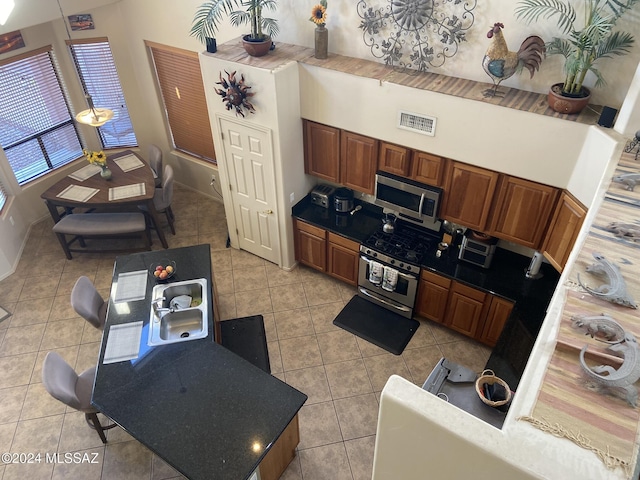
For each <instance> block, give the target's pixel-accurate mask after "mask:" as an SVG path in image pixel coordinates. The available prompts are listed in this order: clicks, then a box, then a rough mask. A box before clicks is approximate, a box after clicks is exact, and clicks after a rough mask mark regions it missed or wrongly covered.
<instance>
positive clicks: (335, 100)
mask: <svg viewBox="0 0 640 480" xmlns="http://www.w3.org/2000/svg"><path fill="white" fill-rule="evenodd" d="M300 83H301V91H300V98H301V109H300V110H301V114H302V116H303V117H304V118H307V119H309V120H313V121H316V122H319V123H324V124H327V125H332V126H334V127H339V128H343V129H345V130H349V131H353V132H356V133H359V134H362V135H368V136H370V137H373V138H378V139H380V140H385V141H388V142H392V143H397V144H399V145H403V146H406V147H411V148H415V149H417V150H421V151H424V152H428V153H432V154H435V155H440V156H443V157H447V158H451V159H454V160H458V161H461V162H465V163H470V164H473V165H477V166H480V167H484V168H488V169H491V170H496V171H498V172H502V173H507V174H510V175H515V176H518V177H523V178H527V179H529V180H534V181H537V182H540V183H545V184H547V185H552V186H555V187H560V188H566V187H567V185H568V183H569V179H570V177H571V173H572V171H573V169H574V168H575V165H576V162H577V161H578V158H579V154H580V148H576V146H581V145H582V143H583V142H584V141H585V138H586V137H587V134H588V132H589V126H588V125H583V124H580V123H576V122H568V121H564V120H560V119H557V118H554V117H548V116H544V115H539V114H534V113H529V112H523V111H520V110H514V109H510V108H505V107H499V106H496V105H490V104H486V103H484V102H477V101H471V100H466V99H463V98H459V97H454V96H451V95H444V94H440V93H435V92H431V91H427V90H420V89H416V88H411V87H405V86H402V85H397V84H393V83H388V82H379V81H378V80H374V79H368V78H363V77H359V76H356V75H350V74H348V73H342V72H337V71H334V70H328V69H324V68H319V67H315V66H312V65H306V64H301V65H300ZM399 110H406V111H409V112H414V113H422V114H426V115H431V116H434V117H436V118H437V122H436V132H435V136H433V137H430V136H426V135H422V134H419V133H413V132H409V131H407V130H402V129H398V128H397V126H396V122H397V117H398V111H399ZM551 139H553V141H552V140H551ZM560 139H561V141H559V140H560Z"/></svg>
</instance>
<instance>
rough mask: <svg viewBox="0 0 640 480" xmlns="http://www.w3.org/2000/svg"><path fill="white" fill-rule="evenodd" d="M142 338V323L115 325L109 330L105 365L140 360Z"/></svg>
mask: <svg viewBox="0 0 640 480" xmlns="http://www.w3.org/2000/svg"><path fill="white" fill-rule="evenodd" d="M140 338H142V322H132V323H125V324H123V325H114V326H113V327H111V328H110V329H109V338H108V339H107V348H105V350H104V359H103V360H102V363H103V364H107V363H115V362H124V361H125V360H133V359H134V358H138V353H139V351H140Z"/></svg>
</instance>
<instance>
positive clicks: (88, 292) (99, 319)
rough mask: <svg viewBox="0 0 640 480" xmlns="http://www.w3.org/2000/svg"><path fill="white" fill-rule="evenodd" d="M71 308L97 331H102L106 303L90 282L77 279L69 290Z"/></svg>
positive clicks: (85, 278)
mask: <svg viewBox="0 0 640 480" xmlns="http://www.w3.org/2000/svg"><path fill="white" fill-rule="evenodd" d="M71 306H72V307H73V309H74V310H75V312H76V313H77V314H78V315H80V316H81V317H82V318H84V319H85V320H86V321H87V322H89V323H90V324H91V325H93V326H94V327H96V328H97V329H99V330H103V329H104V322H105V319H106V317H107V303H106V302H105V301H104V299H103V298H102V296H101V295H100V294H99V293H98V291H97V290H96V287H95V286H94V285H93V283H92V282H91V280H89V279H88V278H87V277H85V276H82V277H80V278H78V280H77V281H76V284H75V285H74V286H73V290H71Z"/></svg>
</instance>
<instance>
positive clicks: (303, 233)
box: [294, 220, 327, 272]
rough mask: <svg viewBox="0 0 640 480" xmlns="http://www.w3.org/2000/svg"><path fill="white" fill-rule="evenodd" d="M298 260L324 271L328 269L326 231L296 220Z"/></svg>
mask: <svg viewBox="0 0 640 480" xmlns="http://www.w3.org/2000/svg"><path fill="white" fill-rule="evenodd" d="M294 229H295V249H296V260H297V261H299V262H300V263H302V264H304V265H307V266H309V267H312V268H315V269H316V270H320V271H322V272H326V271H327V241H326V232H325V230H323V229H322V228H318V227H314V226H313V225H309V224H308V223H305V222H300V221H298V220H294Z"/></svg>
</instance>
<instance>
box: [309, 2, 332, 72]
mask: <svg viewBox="0 0 640 480" xmlns="http://www.w3.org/2000/svg"><path fill="white" fill-rule="evenodd" d="M309 20H310V21H312V22H313V23H315V24H316V32H315V49H316V53H315V57H316V58H318V59H320V60H324V59H325V58H327V51H328V49H329V48H328V47H329V31H328V30H327V29H326V22H327V0H320V3H319V4H317V5H316V6H314V7H313V8H312V9H311V18H309Z"/></svg>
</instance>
